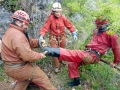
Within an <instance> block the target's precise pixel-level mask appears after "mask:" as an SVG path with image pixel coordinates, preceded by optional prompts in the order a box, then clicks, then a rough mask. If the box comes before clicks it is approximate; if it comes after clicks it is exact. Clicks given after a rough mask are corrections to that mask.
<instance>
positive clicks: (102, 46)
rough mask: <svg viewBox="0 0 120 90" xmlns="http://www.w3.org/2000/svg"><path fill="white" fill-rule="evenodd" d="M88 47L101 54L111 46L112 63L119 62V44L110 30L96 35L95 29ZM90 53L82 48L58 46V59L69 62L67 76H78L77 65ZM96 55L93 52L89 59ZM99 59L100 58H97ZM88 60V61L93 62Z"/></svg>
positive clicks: (93, 58) (116, 37)
mask: <svg viewBox="0 0 120 90" xmlns="http://www.w3.org/2000/svg"><path fill="white" fill-rule="evenodd" d="M86 47H87V48H88V49H92V50H96V51H98V52H100V53H101V54H102V55H103V54H104V53H105V52H106V51H107V50H108V49H109V48H112V51H113V54H114V61H113V62H114V63H115V64H118V63H119V62H120V55H119V54H120V46H119V41H118V36H117V35H116V34H114V33H112V31H110V30H109V31H105V32H102V33H101V34H100V35H97V30H95V32H94V35H93V38H92V40H91V42H90V43H89V44H87V45H86ZM88 55H90V52H86V51H83V50H66V49H63V48H60V57H59V60H66V61H68V62H69V64H68V70H69V77H70V78H76V77H80V74H79V70H78V67H79V66H80V63H81V62H84V60H85V59H86V58H87V57H88ZM95 58H96V55H95V54H94V53H93V54H92V55H91V58H90V59H91V60H93V61H94V60H95ZM99 60H100V59H99ZM99 60H98V61H99ZM93 61H92V62H90V63H93ZM90 63H88V64H90Z"/></svg>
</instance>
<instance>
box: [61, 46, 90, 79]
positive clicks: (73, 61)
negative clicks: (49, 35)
mask: <svg viewBox="0 0 120 90" xmlns="http://www.w3.org/2000/svg"><path fill="white" fill-rule="evenodd" d="M88 55H89V52H85V51H83V50H68V49H63V48H60V57H59V60H65V61H68V62H69V64H68V71H69V77H70V78H76V77H79V76H80V75H79V70H78V67H79V66H80V63H81V62H82V60H84V58H86V57H87V56H88Z"/></svg>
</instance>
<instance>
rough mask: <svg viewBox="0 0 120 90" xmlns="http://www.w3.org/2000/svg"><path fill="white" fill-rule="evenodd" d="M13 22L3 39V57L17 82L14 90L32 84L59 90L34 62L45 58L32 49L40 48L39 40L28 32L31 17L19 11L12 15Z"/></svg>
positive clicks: (6, 68)
mask: <svg viewBox="0 0 120 90" xmlns="http://www.w3.org/2000/svg"><path fill="white" fill-rule="evenodd" d="M12 18H13V22H12V23H11V24H10V26H9V28H8V29H7V30H6V32H5V34H4V35H3V37H2V50H1V56H2V60H3V62H4V70H5V72H6V74H7V75H8V76H10V77H11V78H13V79H15V80H17V81H18V82H17V84H16V86H15V88H14V90H26V88H27V86H28V85H29V83H30V82H32V83H34V84H36V85H37V86H39V88H41V89H42V90H57V89H56V88H55V87H54V86H53V85H52V84H51V83H50V80H49V78H48V77H47V75H46V74H45V73H44V72H43V71H42V70H41V69H40V67H38V66H36V65H34V64H33V63H32V62H35V61H37V60H40V59H42V58H45V55H44V54H45V52H44V53H38V52H35V51H33V50H32V49H31V48H36V47H39V43H38V39H33V38H29V37H28V34H27V32H26V29H27V28H28V25H29V23H30V17H29V15H28V14H27V13H26V12H25V11H22V10H17V11H15V12H14V14H13V15H12Z"/></svg>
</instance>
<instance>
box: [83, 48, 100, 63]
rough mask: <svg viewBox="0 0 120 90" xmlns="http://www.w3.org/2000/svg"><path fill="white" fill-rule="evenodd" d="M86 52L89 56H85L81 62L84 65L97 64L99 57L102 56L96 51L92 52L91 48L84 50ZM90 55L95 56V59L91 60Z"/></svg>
mask: <svg viewBox="0 0 120 90" xmlns="http://www.w3.org/2000/svg"><path fill="white" fill-rule="evenodd" d="M85 51H86V52H90V54H89V55H88V56H87V58H85V59H84V60H83V62H84V63H85V64H86V63H91V64H94V63H97V62H98V61H99V60H100V57H101V56H102V54H101V53H100V52H99V51H97V50H92V49H91V48H86V49H85ZM92 54H95V55H96V58H95V59H94V60H93V59H92V57H91V55H92Z"/></svg>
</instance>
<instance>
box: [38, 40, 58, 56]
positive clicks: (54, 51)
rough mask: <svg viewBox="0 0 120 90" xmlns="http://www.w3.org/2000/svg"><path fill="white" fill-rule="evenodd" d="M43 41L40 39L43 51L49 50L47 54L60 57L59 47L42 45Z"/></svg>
mask: <svg viewBox="0 0 120 90" xmlns="http://www.w3.org/2000/svg"><path fill="white" fill-rule="evenodd" d="M42 43H43V42H42V41H41V40H39V46H40V48H41V49H42V52H45V51H47V53H46V55H47V56H52V57H59V56H60V49H59V48H51V47H47V46H46V47H43V46H42Z"/></svg>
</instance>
